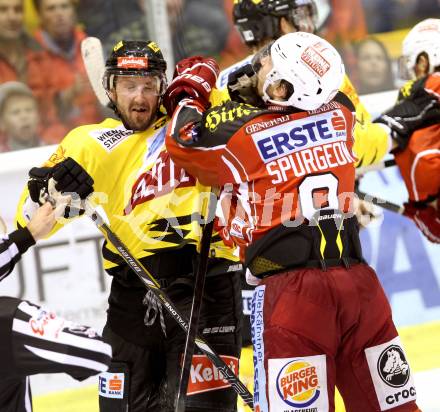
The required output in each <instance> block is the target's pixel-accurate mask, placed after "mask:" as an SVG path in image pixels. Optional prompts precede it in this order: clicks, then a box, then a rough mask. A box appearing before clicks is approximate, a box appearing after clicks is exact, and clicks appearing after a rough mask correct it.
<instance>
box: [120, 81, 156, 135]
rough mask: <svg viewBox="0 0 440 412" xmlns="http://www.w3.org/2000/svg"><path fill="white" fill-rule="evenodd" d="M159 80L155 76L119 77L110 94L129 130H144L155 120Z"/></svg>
mask: <svg viewBox="0 0 440 412" xmlns="http://www.w3.org/2000/svg"><path fill="white" fill-rule="evenodd" d="M159 89H160V80H159V78H158V77H155V76H119V77H118V78H117V79H116V87H115V88H114V89H113V91H112V92H111V97H112V100H113V101H114V102H115V103H116V106H117V108H118V110H119V113H120V114H121V116H122V118H123V120H124V123H125V125H126V126H127V127H129V128H130V129H131V130H139V131H142V130H146V129H147V128H148V127H149V126H150V124H151V123H152V122H153V121H154V120H155V117H156V112H157V109H158V107H157V106H158V104H159V96H158V94H159Z"/></svg>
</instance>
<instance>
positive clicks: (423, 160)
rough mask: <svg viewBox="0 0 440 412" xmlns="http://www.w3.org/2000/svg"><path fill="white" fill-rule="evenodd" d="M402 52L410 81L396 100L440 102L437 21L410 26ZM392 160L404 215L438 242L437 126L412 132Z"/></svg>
mask: <svg viewBox="0 0 440 412" xmlns="http://www.w3.org/2000/svg"><path fill="white" fill-rule="evenodd" d="M402 49H403V50H402V51H403V55H402V58H401V63H402V64H401V67H402V69H403V70H405V69H406V73H407V75H408V76H409V77H410V78H412V79H414V80H412V81H410V82H408V83H407V84H405V85H404V86H403V87H402V89H401V90H400V93H399V100H405V99H411V98H413V96H414V95H417V94H419V93H421V92H422V93H423V91H426V92H428V93H430V94H431V95H432V96H435V97H436V98H437V99H438V100H439V102H440V19H427V20H424V21H422V22H420V23H418V24H417V25H416V26H414V28H413V29H412V30H411V31H410V32H409V33H408V35H407V36H406V38H405V39H404V41H403V47H402ZM395 159H396V163H397V165H398V166H399V169H400V171H401V173H402V176H403V179H404V181H405V185H406V187H407V189H408V195H409V196H408V203H406V204H405V214H406V215H407V216H409V217H410V218H411V219H413V220H414V222H415V224H416V225H417V226H418V227H419V229H420V230H421V231H422V233H423V234H424V235H425V236H426V237H427V238H428V239H429V240H430V241H431V242H434V243H440V123H439V122H438V121H437V122H436V123H435V124H433V125H431V126H428V127H425V128H423V129H420V130H416V131H415V132H414V133H413V135H412V136H411V139H410V140H409V142H408V145H403V146H402V150H399V151H397V152H396V153H395Z"/></svg>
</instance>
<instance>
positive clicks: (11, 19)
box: [0, 0, 23, 40]
mask: <svg viewBox="0 0 440 412" xmlns="http://www.w3.org/2000/svg"><path fill="white" fill-rule="evenodd" d="M22 30H23V1H22V0H0V39H5V40H14V39H17V38H18V37H19V36H20V34H21V32H22Z"/></svg>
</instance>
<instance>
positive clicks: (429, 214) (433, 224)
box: [403, 202, 440, 243]
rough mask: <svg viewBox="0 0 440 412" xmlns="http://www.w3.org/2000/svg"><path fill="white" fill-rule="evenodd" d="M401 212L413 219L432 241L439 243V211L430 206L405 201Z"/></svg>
mask: <svg viewBox="0 0 440 412" xmlns="http://www.w3.org/2000/svg"><path fill="white" fill-rule="evenodd" d="M404 207H405V211H404V212H403V214H404V215H405V216H408V217H409V218H410V219H412V220H413V221H414V223H415V224H416V225H417V227H418V228H419V229H420V230H421V231H422V233H423V234H424V235H425V237H427V238H428V239H429V240H430V241H431V242H433V243H440V211H439V210H436V209H435V208H434V207H432V206H425V207H416V206H415V205H414V203H412V202H410V203H405V204H404Z"/></svg>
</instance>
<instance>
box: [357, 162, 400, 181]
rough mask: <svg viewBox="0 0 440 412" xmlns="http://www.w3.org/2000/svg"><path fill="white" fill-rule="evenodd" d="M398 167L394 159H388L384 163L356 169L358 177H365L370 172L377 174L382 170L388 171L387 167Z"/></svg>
mask: <svg viewBox="0 0 440 412" xmlns="http://www.w3.org/2000/svg"><path fill="white" fill-rule="evenodd" d="M395 165H396V161H395V160H394V159H388V160H384V161H382V162H379V163H375V164H372V165H369V166H363V167H358V168H357V169H356V176H357V177H359V176H363V175H364V174H365V173H368V172H376V171H379V170H382V169H386V168H387V167H391V166H395Z"/></svg>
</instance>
